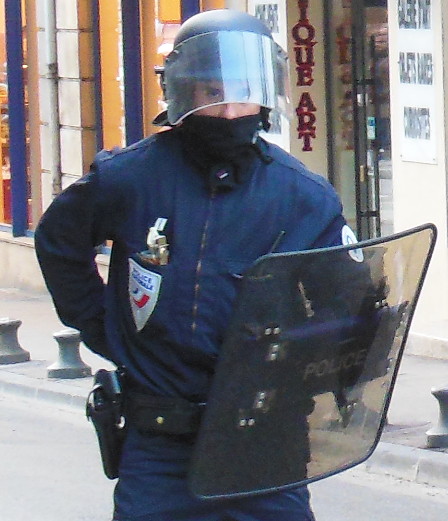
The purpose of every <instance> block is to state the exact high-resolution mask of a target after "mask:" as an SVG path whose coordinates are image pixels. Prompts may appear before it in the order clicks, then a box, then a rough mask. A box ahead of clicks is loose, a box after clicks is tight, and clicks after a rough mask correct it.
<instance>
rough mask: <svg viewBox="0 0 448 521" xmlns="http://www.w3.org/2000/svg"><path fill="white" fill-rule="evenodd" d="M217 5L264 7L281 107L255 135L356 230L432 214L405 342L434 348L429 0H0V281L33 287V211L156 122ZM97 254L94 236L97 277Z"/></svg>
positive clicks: (439, 182) (439, 194)
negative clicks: (281, 65) (322, 182)
mask: <svg viewBox="0 0 448 521" xmlns="http://www.w3.org/2000/svg"><path fill="white" fill-rule="evenodd" d="M222 7H229V8H235V9H240V10H243V11H248V12H250V13H252V14H255V15H256V16H258V17H260V18H262V19H263V20H264V21H265V22H266V23H267V24H268V25H269V27H270V28H271V30H272V32H273V35H274V38H275V39H276V40H277V41H278V43H280V44H281V45H282V46H283V47H284V48H285V49H286V50H287V52H288V55H289V61H290V74H291V99H292V104H293V108H294V113H293V118H292V119H291V120H290V121H287V120H284V119H282V118H281V117H278V118H275V119H274V121H273V127H272V132H270V134H269V135H267V138H268V139H270V140H272V141H274V142H276V143H278V144H279V145H280V146H282V147H284V148H286V149H287V150H289V151H290V152H291V153H292V154H293V155H295V156H297V157H299V158H300V159H301V160H303V161H304V162H305V163H306V164H307V165H308V166H309V167H310V168H311V169H312V170H314V171H316V172H318V173H321V174H322V175H324V176H325V177H327V178H328V179H329V180H330V181H331V182H332V183H333V184H334V186H335V187H336V189H337V191H338V192H339V194H340V196H341V199H342V201H343V204H344V208H345V215H346V217H347V220H348V221H349V223H350V224H351V226H352V227H353V228H354V229H356V231H357V234H358V237H359V238H360V239H365V238H369V237H376V236H381V235H389V234H391V233H393V232H397V231H402V230H404V229H407V228H411V227H413V226H415V225H418V224H422V223H424V222H433V223H434V224H436V225H437V227H438V230H439V237H438V243H437V247H436V251H435V255H434V258H433V262H432V265H431V268H430V272H429V274H428V277H427V281H426V284H425V287H424V291H423V293H422V296H421V301H420V303H419V306H418V310H417V313H416V317H415V321H414V326H413V337H412V338H413V344H414V346H415V347H414V349H415V350H416V351H418V344H419V341H425V342H427V340H428V338H429V337H430V338H431V339H432V341H433V345H434V354H435V356H447V357H448V354H446V355H445V351H447V353H448V350H446V348H445V344H444V342H443V338H444V337H447V338H448V297H447V293H448V255H447V247H448V245H447V233H448V231H447V219H448V204H447V171H446V151H447V147H448V138H447V135H446V130H445V129H446V117H447V116H446V108H447V107H448V94H447V93H448V90H447V89H446V88H445V83H446V81H447V80H448V44H447V35H448V28H447V22H448V4H447V3H446V2H444V1H443V0H177V1H175V0H1V1H0V107H1V133H0V138H1V145H2V146H1V153H0V157H1V164H2V178H1V182H0V265H1V267H2V269H1V270H0V284H1V285H2V286H3V287H12V286H14V287H26V288H30V289H34V290H38V291H43V290H44V285H43V281H42V278H41V276H40V274H39V270H38V268H37V263H36V260H35V256H34V248H33V230H34V228H35V226H36V223H37V222H38V220H39V218H40V216H41V214H42V212H43V211H44V210H45V208H46V207H47V206H48V204H49V203H50V202H51V200H52V198H53V197H54V196H55V195H56V194H57V193H59V192H60V191H61V190H62V189H64V188H65V187H66V186H68V185H69V184H70V183H72V182H73V181H75V180H76V179H78V178H79V177H80V176H81V175H83V173H85V172H86V171H87V170H88V168H89V164H90V162H91V161H92V159H93V157H94V154H95V153H96V151H98V150H100V149H101V148H112V147H114V146H125V145H126V144H130V143H132V142H135V141H137V140H138V139H140V138H142V137H143V136H145V135H148V134H150V133H153V132H156V131H157V128H155V127H154V126H153V125H152V124H151V122H152V120H153V118H154V116H155V115H156V114H157V113H158V112H159V111H160V110H161V109H162V108H163V97H162V93H161V89H160V84H159V76H158V74H157V71H158V67H160V66H162V65H163V60H164V56H165V55H166V54H167V53H168V52H169V50H170V49H171V45H172V41H173V38H174V36H175V34H176V31H177V29H178V28H179V25H180V23H181V22H182V21H183V20H185V19H187V18H188V17H189V16H191V15H192V14H194V13H196V12H199V11H201V10H208V9H215V8H222ZM107 261H108V257H107V248H105V250H104V252H103V253H102V254H100V255H99V256H98V262H99V264H100V266H101V269H102V270H103V272H104V274H105V275H106V273H107ZM445 324H447V325H446V329H447V334H446V335H445V333H444V330H445Z"/></svg>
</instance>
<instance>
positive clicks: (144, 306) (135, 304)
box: [129, 259, 162, 331]
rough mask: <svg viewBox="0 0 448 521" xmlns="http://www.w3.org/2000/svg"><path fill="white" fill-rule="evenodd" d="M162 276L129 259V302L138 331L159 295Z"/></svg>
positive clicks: (143, 324)
mask: <svg viewBox="0 0 448 521" xmlns="http://www.w3.org/2000/svg"><path fill="white" fill-rule="evenodd" d="M161 282H162V276H161V275H160V274H159V273H154V272H153V271H149V270H147V269H145V268H142V266H140V264H138V263H137V262H135V261H134V260H133V259H129V302H130V304H131V310H132V316H133V317H134V322H135V327H136V328H137V331H141V330H142V329H143V328H144V327H145V324H146V322H147V321H148V318H149V317H150V316H151V313H152V312H153V311H154V308H155V306H156V303H157V299H158V297H159V291H160V284H161Z"/></svg>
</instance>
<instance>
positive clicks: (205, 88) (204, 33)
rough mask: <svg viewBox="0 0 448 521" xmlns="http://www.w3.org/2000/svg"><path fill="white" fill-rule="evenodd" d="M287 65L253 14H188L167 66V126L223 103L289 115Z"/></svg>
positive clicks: (226, 12)
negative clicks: (247, 105)
mask: <svg viewBox="0 0 448 521" xmlns="http://www.w3.org/2000/svg"><path fill="white" fill-rule="evenodd" d="M286 62H287V56H286V53H285V52H284V51H283V49H282V48H281V47H280V46H279V45H277V44H276V43H275V42H274V40H273V38H272V34H271V32H270V30H269V29H268V27H267V26H266V25H265V24H264V23H263V22H262V21H261V20H259V19H258V18H255V17H254V16H251V15H249V14H247V13H244V12H240V11H234V10H230V9H217V10H211V11H204V12H201V13H199V14H197V15H194V16H192V17H191V18H189V19H188V20H187V21H186V22H185V23H184V24H183V25H182V26H181V28H180V30H179V32H178V34H177V36H176V38H175V40H174V46H173V50H172V52H171V53H170V54H169V55H168V56H167V58H166V62H165V68H164V87H165V98H166V103H167V122H168V123H169V124H170V125H173V126H174V125H177V124H179V123H180V122H181V121H182V120H183V119H184V118H186V117H187V116H189V115H190V114H193V113H194V112H196V111H198V110H200V109H203V108H206V107H209V106H213V105H220V104H227V103H253V104H257V105H260V107H261V108H262V110H263V109H265V110H268V111H269V110H277V111H279V112H281V113H283V114H284V115H285V116H288V115H289V110H288V109H289V78H288V67H287V63H286ZM160 116H161V115H160ZM160 116H159V117H158V118H156V120H157V119H160Z"/></svg>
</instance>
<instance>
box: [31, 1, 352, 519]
mask: <svg viewBox="0 0 448 521" xmlns="http://www.w3.org/2000/svg"><path fill="white" fill-rule="evenodd" d="M287 78H288V75H287V64H286V56H285V53H284V52H283V51H282V49H281V48H280V47H278V45H276V44H275V43H274V41H273V39H272V35H271V33H270V31H269V30H268V29H267V27H266V26H265V25H264V24H263V23H262V22H261V21H259V20H258V19H256V18H254V17H252V16H250V15H248V14H246V13H242V12H237V11H232V10H213V11H207V12H203V13H200V14H198V15H195V16H193V17H192V18H190V19H189V20H188V21H186V22H185V23H184V24H183V25H182V27H181V29H180V30H179V33H178V35H177V38H176V40H175V43H174V49H173V51H172V52H171V54H170V55H169V56H168V57H167V60H166V67H165V77H164V83H165V94H166V102H167V111H166V112H164V113H162V114H161V115H160V116H159V117H158V118H157V122H158V123H159V124H161V125H163V126H168V127H171V128H169V129H165V130H164V131H162V132H160V133H157V134H155V135H152V136H150V137H148V138H146V139H143V140H142V141H140V142H138V143H135V144H133V145H131V146H128V147H127V148H124V149H122V150H118V151H117V150H115V151H103V152H101V153H99V154H98V155H97V157H96V158H95V161H94V163H93V164H92V167H91V170H90V172H89V173H88V174H87V175H86V176H84V177H82V178H81V179H80V180H78V181H77V182H75V183H74V184H72V185H71V186H70V187H68V188H67V189H66V190H65V191H64V192H62V194H60V195H59V196H58V197H57V198H56V199H55V200H54V201H53V203H52V204H51V205H50V207H49V208H48V209H47V211H46V212H45V214H44V216H43V218H42V219H41V221H40V223H39V226H38V228H37V230H36V234H35V241H36V251H37V255H38V259H39V262H40V265H41V268H42V272H43V274H44V277H45V281H46V283H47V286H48V288H49V290H50V292H51V294H52V297H53V299H54V302H55V305H56V309H57V312H58V314H59V316H60V318H61V320H62V322H63V323H64V324H66V325H67V326H71V327H74V328H77V329H78V330H80V332H81V335H82V339H83V341H84V343H85V344H86V345H87V346H88V347H89V348H90V349H91V350H92V351H94V352H96V353H98V354H100V355H101V356H103V357H105V358H107V359H109V360H111V361H112V362H114V363H115V364H116V365H117V366H120V367H125V368H126V382H127V383H126V386H127V389H128V394H129V399H128V411H129V413H128V418H127V421H128V427H127V436H126V440H125V442H124V446H123V452H122V455H121V461H120V468H119V479H118V482H117V485H116V489H115V512H114V520H117V521H131V520H135V521H137V520H139V521H144V520H164V521H166V520H170V521H175V520H185V521H186V520H195V521H201V520H204V521H205V520H207V521H213V520H224V519H233V520H239V521H243V520H245V521H255V520H261V521H268V520H272V521H274V520H275V521H292V520H295V521H310V520H313V519H314V516H313V514H312V511H311V508H310V504H309V494H308V490H307V489H306V488H298V489H293V490H288V491H286V492H278V493H271V494H267V495H261V496H255V497H246V498H243V499H232V500H220V501H212V502H205V501H201V500H199V499H198V498H196V497H194V496H193V495H192V494H191V493H190V492H189V490H188V487H187V482H186V473H187V469H188V463H189V458H190V456H191V451H192V448H193V446H194V439H195V429H196V428H197V423H198V418H199V416H200V411H201V408H202V407H203V405H202V404H204V403H205V402H206V401H207V393H208V390H209V387H210V382H211V380H212V378H213V372H214V367H215V364H216V360H217V357H218V356H219V350H220V345H221V343H222V340H223V337H224V335H225V333H226V328H227V326H228V323H229V317H230V314H231V310H232V303H233V301H234V298H235V294H236V292H237V289H238V284H239V280H240V279H241V277H242V276H243V275H244V271H245V270H246V269H247V268H248V267H249V266H250V265H251V264H252V263H253V262H254V261H255V260H256V259H257V258H258V257H260V256H261V255H263V254H266V253H268V252H271V251H273V250H275V251H277V252H284V251H292V250H303V249H312V248H318V247H325V246H332V245H338V244H341V243H342V236H343V235H344V234H346V233H347V229H348V227H347V226H346V222H345V220H344V218H343V216H342V213H341V212H342V210H341V204H340V201H339V199H338V197H337V195H336V194H335V192H334V190H333V188H332V187H331V186H330V185H329V184H328V183H327V182H326V181H325V180H324V179H323V178H321V177H319V176H317V175H315V174H312V173H310V172H309V171H308V170H307V169H306V167H305V166H304V165H303V164H302V163H301V162H300V161H299V160H297V159H295V158H294V157H292V156H291V155H289V154H288V153H286V152H285V151H283V150H281V149H280V148H278V147H277V146H274V145H272V144H269V143H268V142H266V141H265V140H263V139H262V138H261V137H260V136H259V132H260V130H262V129H265V130H267V129H268V128H269V114H270V111H273V110H276V111H280V112H283V113H284V114H287V113H288V101H289V100H288V79H287ZM108 240H110V241H112V251H111V256H110V268H109V279H108V282H107V285H105V284H104V282H103V280H102V279H101V277H100V276H99V274H98V271H97V268H96V264H95V252H96V250H95V247H96V246H97V245H100V244H102V243H104V242H105V241H108ZM179 411H181V413H180V414H178V413H179ZM229 458H232V455H231V454H229ZM211 464H213V462H211ZM254 471H255V469H254Z"/></svg>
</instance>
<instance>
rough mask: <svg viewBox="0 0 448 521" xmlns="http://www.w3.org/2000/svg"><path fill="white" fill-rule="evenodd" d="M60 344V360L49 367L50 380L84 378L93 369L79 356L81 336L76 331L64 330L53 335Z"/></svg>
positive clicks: (90, 373)
mask: <svg viewBox="0 0 448 521" xmlns="http://www.w3.org/2000/svg"><path fill="white" fill-rule="evenodd" d="M53 338H54V339H55V340H56V342H57V343H58V344H59V360H57V361H56V362H55V363H54V364H51V365H50V366H48V367H47V376H48V378H84V377H86V376H92V369H91V367H90V366H88V365H86V364H85V363H84V362H83V361H82V360H81V356H80V354H79V343H80V341H81V339H80V334H79V332H78V331H76V329H63V330H62V331H59V332H58V333H55V334H54V335H53Z"/></svg>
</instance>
